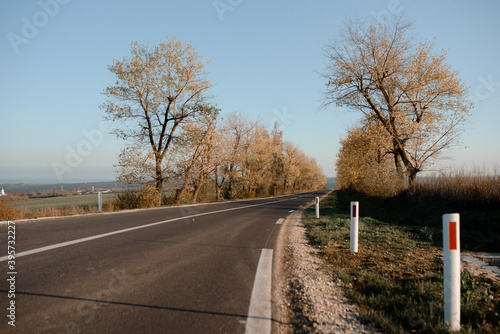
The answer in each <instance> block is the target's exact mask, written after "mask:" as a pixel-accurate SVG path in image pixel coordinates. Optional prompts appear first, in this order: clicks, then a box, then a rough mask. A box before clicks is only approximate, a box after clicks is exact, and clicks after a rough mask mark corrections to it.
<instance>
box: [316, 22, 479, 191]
mask: <svg viewBox="0 0 500 334" xmlns="http://www.w3.org/2000/svg"><path fill="white" fill-rule="evenodd" d="M410 27H411V23H409V22H407V21H404V20H403V19H402V18H400V17H393V18H392V19H391V20H387V21H386V22H383V23H379V22H373V23H372V24H370V25H369V26H365V25H363V24H362V23H360V22H352V21H347V23H346V25H345V29H344V30H343V31H341V33H340V34H339V36H338V38H337V39H336V40H335V41H334V42H333V43H331V44H330V45H328V46H327V47H326V49H325V51H326V56H327V58H328V61H329V66H328V68H327V70H326V72H325V74H324V77H325V78H326V79H327V84H326V90H325V100H324V106H327V105H330V104H335V105H337V106H340V107H347V108H348V109H351V110H354V111H358V112H361V114H362V118H361V121H360V123H359V124H358V125H357V126H356V127H354V128H353V129H351V130H350V131H349V132H348V135H347V137H346V138H345V139H343V140H342V142H341V144H342V149H341V151H340V153H339V155H338V161H337V178H338V186H340V187H350V188H355V189H357V190H361V191H365V192H368V193H371V194H382V195H385V196H390V195H392V194H394V192H397V191H398V189H400V188H401V187H404V186H405V185H408V184H412V183H413V182H414V181H415V180H416V177H417V174H418V173H419V172H421V171H423V170H426V169H428V168H429V167H430V166H431V165H432V164H433V163H434V162H435V160H436V159H438V158H440V157H441V156H442V153H443V152H444V151H445V150H446V149H447V148H450V147H451V146H452V145H455V144H456V143H457V140H458V136H459V135H460V133H461V132H462V130H463V124H464V123H465V122H466V121H467V119H468V116H469V112H470V110H472V109H473V107H474V104H473V102H472V101H471V99H470V98H469V96H468V95H467V93H468V87H466V86H465V85H464V84H463V83H462V82H461V81H460V79H459V78H458V72H457V71H454V70H452V68H451V66H450V65H449V64H447V63H446V53H445V52H444V51H439V50H436V49H435V45H434V43H429V42H424V43H416V42H415V40H414V38H413V37H412V36H411V35H410V34H409V29H410Z"/></svg>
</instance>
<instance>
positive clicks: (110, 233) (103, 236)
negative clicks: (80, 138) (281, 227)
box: [0, 199, 288, 262]
mask: <svg viewBox="0 0 500 334" xmlns="http://www.w3.org/2000/svg"><path fill="white" fill-rule="evenodd" d="M284 201H288V199H282V200H279V201H273V202H266V203H260V204H252V205H246V206H240V207H237V208H231V209H223V210H216V211H210V212H205V213H198V214H195V215H190V216H182V217H177V218H172V219H167V220H163V221H159V222H156V223H151V224H146V225H140V226H134V227H129V228H125V229H123V230H118V231H113V232H108V233H104V234H98V235H94V236H91V237H86V238H81V239H76V240H71V241H66V242H61V243H58V244H54V245H50V246H45V247H40V248H35V249H31V250H28V251H24V252H20V253H17V254H16V258H19V257H21V256H26V255H32V254H36V253H41V252H46V251H48V250H52V249H56V248H61V247H65V246H70V245H75V244H79V243H82V242H86V241H91V240H95V239H100V238H105V237H109V236H112V235H115V234H120V233H125V232H130V231H135V230H139V229H142V228H147V227H152V226H156V225H161V224H165V223H170V222H174V221H177V220H181V219H189V218H193V217H199V216H206V215H212V214H215V213H221V212H227V211H234V210H241V209H246V208H251V207H255V206H262V205H268V204H273V203H278V202H284ZM7 259H8V256H2V257H0V262H3V261H7Z"/></svg>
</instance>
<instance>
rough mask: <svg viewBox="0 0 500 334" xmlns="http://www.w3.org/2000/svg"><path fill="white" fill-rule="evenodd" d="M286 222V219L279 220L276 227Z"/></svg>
mask: <svg viewBox="0 0 500 334" xmlns="http://www.w3.org/2000/svg"><path fill="white" fill-rule="evenodd" d="M284 221H285V219H284V218H280V219H278V221H277V222H276V225H281V224H282V223H283V222H284Z"/></svg>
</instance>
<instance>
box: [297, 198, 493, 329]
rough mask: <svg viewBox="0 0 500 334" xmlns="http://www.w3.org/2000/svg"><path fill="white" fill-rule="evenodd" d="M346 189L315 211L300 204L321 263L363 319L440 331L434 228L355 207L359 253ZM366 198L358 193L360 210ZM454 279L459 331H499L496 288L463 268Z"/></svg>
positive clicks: (440, 270) (439, 278)
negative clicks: (353, 249) (352, 246)
mask: <svg viewBox="0 0 500 334" xmlns="http://www.w3.org/2000/svg"><path fill="white" fill-rule="evenodd" d="M346 195H352V194H346V193H345V192H339V191H334V192H332V193H331V194H330V195H329V196H328V197H326V198H325V199H323V200H322V202H321V218H320V219H315V218H314V209H308V210H306V212H305V214H304V223H305V225H306V228H307V235H308V237H309V240H310V242H311V244H312V245H314V246H317V247H320V250H321V251H320V254H321V256H322V257H323V258H324V259H325V261H326V263H327V269H328V270H329V271H330V272H331V273H332V275H333V276H335V277H337V278H339V279H340V280H342V281H343V282H344V285H345V288H346V295H347V297H348V298H350V299H352V300H353V301H355V302H356V303H357V304H358V305H359V306H360V310H361V316H362V317H363V319H365V320H366V321H369V322H372V323H373V324H374V325H375V326H377V327H379V328H380V329H382V330H384V331H386V332H388V333H404V332H407V333H447V329H446V328H445V326H444V321H443V314H444V311H443V266H442V260H441V259H440V258H439V257H438V256H439V255H440V254H442V252H441V249H440V248H438V247H436V246H435V244H434V242H435V240H434V237H435V236H434V234H435V233H434V232H433V231H431V230H429V229H428V228H426V227H423V226H417V227H415V226H407V225H395V224H394V223H393V222H391V220H393V219H382V218H381V216H382V215H379V217H377V218H372V217H366V216H364V215H363V211H361V213H360V217H361V218H360V221H359V252H358V253H350V251H349V236H350V219H349V211H348V208H349V206H348V205H347V206H346V205H345V204H346V203H348V202H346V198H345V196H346ZM354 200H357V199H354ZM367 204H368V203H367V199H364V200H363V202H361V203H360V206H361V210H363V209H362V208H363V207H365V206H366V205H367ZM372 204H374V203H372ZM393 215H394V213H391V217H392V218H394V217H393ZM391 217H389V218H391ZM386 220H388V221H386ZM438 220H439V217H438ZM461 279H462V284H461V285H462V291H461V324H462V328H463V329H462V332H464V333H500V316H499V314H500V289H499V287H498V286H496V285H493V284H492V282H489V281H487V280H485V279H482V278H481V279H480V278H476V277H473V276H472V275H471V274H470V273H468V272H466V271H464V272H462V277H461Z"/></svg>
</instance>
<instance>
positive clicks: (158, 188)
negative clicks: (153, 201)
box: [155, 160, 163, 206]
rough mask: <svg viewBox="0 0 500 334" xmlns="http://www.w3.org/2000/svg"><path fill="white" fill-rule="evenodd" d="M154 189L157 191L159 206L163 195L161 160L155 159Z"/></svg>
mask: <svg viewBox="0 0 500 334" xmlns="http://www.w3.org/2000/svg"><path fill="white" fill-rule="evenodd" d="M155 181H156V191H157V193H158V202H157V206H161V198H162V196H163V172H162V170H161V161H158V160H157V161H156V180H155Z"/></svg>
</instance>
